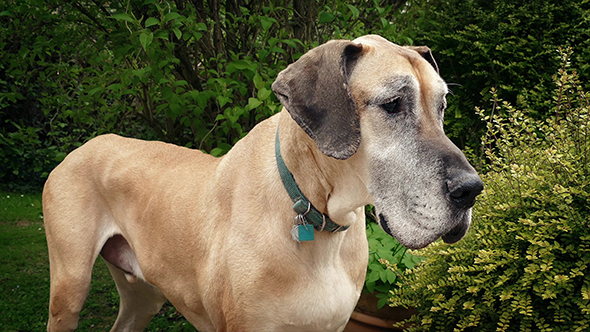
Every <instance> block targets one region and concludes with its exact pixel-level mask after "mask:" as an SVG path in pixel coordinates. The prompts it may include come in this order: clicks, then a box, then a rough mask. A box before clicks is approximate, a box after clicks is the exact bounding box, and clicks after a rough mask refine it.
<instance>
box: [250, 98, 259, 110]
mask: <svg viewBox="0 0 590 332" xmlns="http://www.w3.org/2000/svg"><path fill="white" fill-rule="evenodd" d="M260 105H262V102H261V101H260V100H258V99H256V98H249V99H248V106H247V107H248V109H249V110H252V109H255V108H256V107H258V106H260Z"/></svg>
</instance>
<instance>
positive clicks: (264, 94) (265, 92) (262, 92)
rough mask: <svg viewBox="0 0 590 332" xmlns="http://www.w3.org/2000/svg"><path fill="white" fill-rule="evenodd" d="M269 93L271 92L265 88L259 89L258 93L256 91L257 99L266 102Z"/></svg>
mask: <svg viewBox="0 0 590 332" xmlns="http://www.w3.org/2000/svg"><path fill="white" fill-rule="evenodd" d="M271 93H272V91H271V90H268V89H267V88H262V89H260V91H258V99H260V100H266V99H267V98H268V97H270V95H271Z"/></svg>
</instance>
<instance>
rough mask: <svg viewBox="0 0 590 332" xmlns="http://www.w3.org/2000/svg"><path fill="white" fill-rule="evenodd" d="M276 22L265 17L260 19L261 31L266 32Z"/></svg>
mask: <svg viewBox="0 0 590 332" xmlns="http://www.w3.org/2000/svg"><path fill="white" fill-rule="evenodd" d="M276 22H277V20H275V19H274V18H270V17H265V16H263V17H261V18H260V25H262V29H263V30H264V31H268V29H270V27H271V26H272V25H273V24H274V23H276Z"/></svg>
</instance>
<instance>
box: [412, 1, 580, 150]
mask: <svg viewBox="0 0 590 332" xmlns="http://www.w3.org/2000/svg"><path fill="white" fill-rule="evenodd" d="M410 7H411V8H410V10H409V11H408V13H409V15H406V16H403V17H402V19H403V21H404V22H405V24H404V25H403V26H407V27H408V29H407V30H406V31H407V32H408V33H409V35H410V37H411V38H412V39H413V40H414V43H418V44H425V45H428V46H430V47H431V48H432V49H433V51H434V54H435V56H436V58H437V61H438V63H439V67H440V71H441V75H442V77H443V78H444V79H445V80H446V81H447V82H450V83H455V84H459V85H460V86H450V88H451V89H452V90H453V92H454V95H451V96H449V97H448V99H449V108H448V110H447V113H446V121H445V124H446V131H447V134H449V135H450V136H451V138H452V139H453V140H454V141H455V143H456V144H458V145H459V146H460V147H464V146H466V145H467V146H470V147H471V148H476V147H479V144H478V140H479V137H480V136H481V135H482V134H483V132H482V130H483V129H484V128H483V126H482V125H481V122H480V121H479V119H478V117H477V116H476V115H475V113H474V112H473V110H474V107H475V106H485V107H488V106H490V102H489V100H490V94H489V89H490V88H496V89H497V91H498V93H499V95H500V97H502V98H503V99H504V100H506V101H509V102H511V103H512V104H514V105H516V106H518V107H520V106H521V105H523V102H524V100H525V99H526V105H527V109H528V113H529V114H530V115H531V116H533V117H534V118H536V119H540V118H543V117H545V116H547V115H549V112H550V105H549V103H550V100H551V92H552V90H553V83H552V80H551V76H552V75H553V73H554V70H555V68H557V67H558V65H559V63H558V62H557V60H556V59H555V56H554V55H555V50H556V49H557V48H558V47H559V46H568V45H569V46H572V47H574V49H575V56H574V58H573V59H572V61H573V62H574V63H575V65H576V67H577V68H578V72H579V75H580V79H581V81H582V82H583V84H584V85H585V86H586V87H588V86H590V84H589V83H588V82H589V79H590V20H588V17H590V2H589V1H587V0H584V1H562V0H548V1H547V0H532V1H531V0H507V1H504V0H495V1H494V0H442V1H428V0H416V1H411V6H410Z"/></svg>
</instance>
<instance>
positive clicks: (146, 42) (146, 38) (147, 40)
mask: <svg viewBox="0 0 590 332" xmlns="http://www.w3.org/2000/svg"><path fill="white" fill-rule="evenodd" d="M153 40H154V34H153V33H151V32H145V31H144V32H142V33H141V35H139V42H140V43H141V46H142V47H143V49H144V50H145V51H146V52H147V49H148V47H149V46H150V44H151V43H152V41H153Z"/></svg>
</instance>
